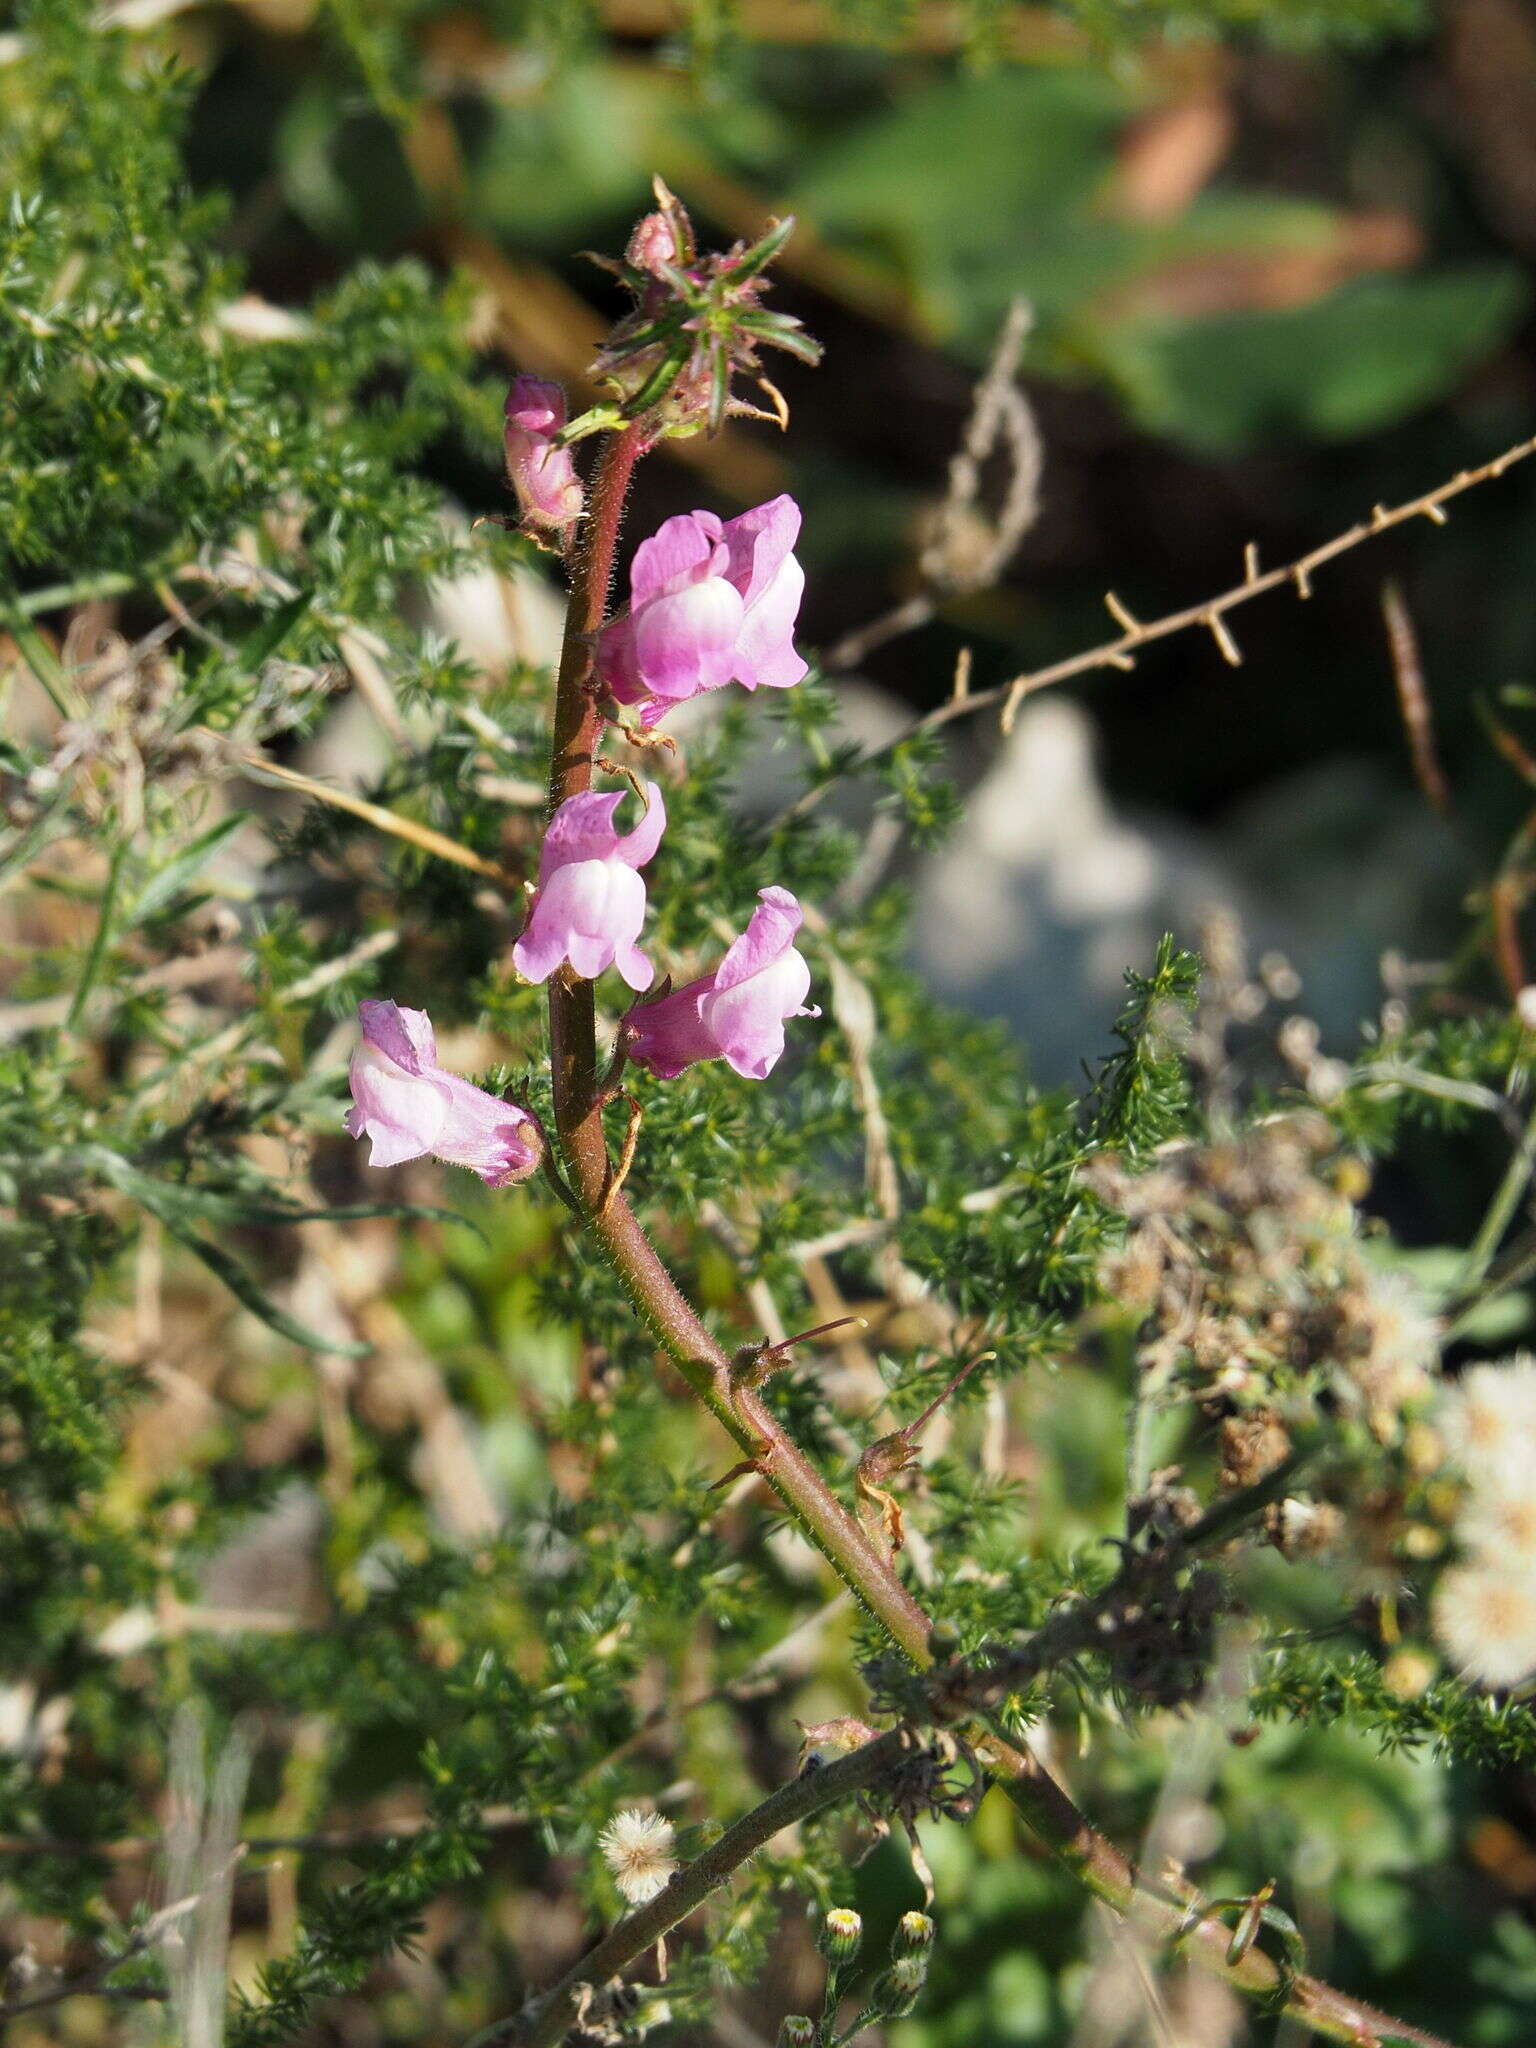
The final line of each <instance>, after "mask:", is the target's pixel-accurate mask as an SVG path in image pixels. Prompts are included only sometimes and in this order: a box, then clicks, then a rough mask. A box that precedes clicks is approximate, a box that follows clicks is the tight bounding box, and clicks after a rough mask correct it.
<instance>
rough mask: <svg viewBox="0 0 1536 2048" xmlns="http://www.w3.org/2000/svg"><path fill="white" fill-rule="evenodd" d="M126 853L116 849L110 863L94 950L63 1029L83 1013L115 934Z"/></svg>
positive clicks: (119, 847)
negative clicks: (115, 916) (109, 940)
mask: <svg viewBox="0 0 1536 2048" xmlns="http://www.w3.org/2000/svg"><path fill="white" fill-rule="evenodd" d="M124 852H125V848H124V847H123V846H121V845H119V846H117V847H115V848H114V849H113V853H112V861H111V865H110V866H109V867H108V869H107V881H106V887H105V888H104V889H103V890H102V892H101V910H100V913H99V915H98V916H97V919H96V933H95V936H94V938H93V939H92V940H91V950H90V951H89V952H88V953H87V954H86V956H85V965H84V966H83V967H82V968H81V970H80V979H79V980H78V981H77V982H76V983H75V993H74V996H73V998H72V999H71V1001H70V1005H69V1015H68V1016H67V1017H66V1018H65V1019H64V1028H65V1029H66V1030H67V1031H73V1030H74V1029H75V1026H76V1025H77V1024H78V1023H79V1022H80V1019H81V1017H82V1016H84V1014H85V1005H86V1001H87V998H88V997H89V996H90V993H91V989H92V986H93V985H94V983H95V980H96V976H97V975H98V974H99V973H100V971H101V963H102V960H103V959H104V958H105V956H106V951H107V941H108V939H109V938H110V937H111V935H112V916H113V912H114V910H115V908H116V904H117V885H118V882H119V881H120V880H121V878H122V872H123V854H124Z"/></svg>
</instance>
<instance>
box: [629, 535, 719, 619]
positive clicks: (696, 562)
mask: <svg viewBox="0 0 1536 2048" xmlns="http://www.w3.org/2000/svg"><path fill="white" fill-rule="evenodd" d="M719 538H720V522H719V520H718V519H717V518H716V517H715V515H714V513H713V512H682V513H679V514H678V516H677V517H676V518H675V519H664V520H663V521H662V522H661V524H660V526H658V527H657V529H656V531H655V532H654V533H653V534H652V535H651V537H650V539H649V540H644V541H642V542H641V543H640V545H639V547H637V548H636V549H635V559H634V561H633V562H632V563H631V564H630V570H629V591H630V596H631V598H632V599H633V601H634V604H635V607H636V609H638V608H639V607H640V606H641V605H642V604H645V603H646V602H647V601H648V600H649V599H651V598H653V597H662V596H665V595H666V594H668V593H669V592H671V591H674V590H681V589H683V587H684V586H685V585H686V584H689V583H692V582H695V581H696V580H697V579H698V578H699V577H700V576H701V575H704V574H705V573H707V571H706V564H707V563H708V562H709V560H710V558H711V557H712V555H713V554H714V551H715V543H716V542H717V541H718V540H719Z"/></svg>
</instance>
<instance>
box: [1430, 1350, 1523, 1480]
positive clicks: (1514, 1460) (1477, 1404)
mask: <svg viewBox="0 0 1536 2048" xmlns="http://www.w3.org/2000/svg"><path fill="white" fill-rule="evenodd" d="M1439 1421H1440V1430H1441V1434H1442V1435H1443V1437H1444V1438H1445V1447H1446V1450H1447V1452H1448V1453H1449V1455H1450V1457H1451V1459H1452V1461H1453V1463H1455V1464H1457V1465H1459V1466H1460V1467H1461V1470H1462V1471H1463V1472H1464V1473H1465V1475H1466V1477H1467V1478H1468V1479H1470V1480H1471V1481H1472V1483H1473V1485H1474V1487H1475V1486H1477V1485H1478V1484H1479V1482H1481V1481H1484V1480H1492V1481H1494V1482H1496V1483H1497V1482H1498V1481H1499V1480H1500V1477H1501V1475H1502V1474H1504V1473H1506V1472H1508V1471H1510V1470H1511V1469H1512V1468H1513V1467H1514V1466H1516V1465H1517V1464H1518V1463H1519V1462H1522V1461H1523V1460H1524V1459H1525V1458H1526V1457H1527V1456H1529V1457H1530V1458H1531V1460H1532V1461H1533V1462H1536V1358H1531V1357H1529V1356H1527V1355H1520V1356H1517V1357H1515V1358H1510V1359H1506V1360H1505V1361H1504V1363H1503V1364H1501V1365H1474V1366H1471V1367H1470V1368H1469V1369H1468V1370H1467V1371H1466V1372H1464V1373H1463V1374H1462V1375H1461V1377H1460V1379H1459V1380H1457V1382H1456V1384H1455V1386H1454V1387H1451V1388H1450V1389H1449V1390H1448V1391H1447V1393H1446V1396H1445V1399H1444V1401H1443V1403H1442V1404H1441V1409H1440V1418H1439ZM1501 1490H1503V1489H1502V1488H1501Z"/></svg>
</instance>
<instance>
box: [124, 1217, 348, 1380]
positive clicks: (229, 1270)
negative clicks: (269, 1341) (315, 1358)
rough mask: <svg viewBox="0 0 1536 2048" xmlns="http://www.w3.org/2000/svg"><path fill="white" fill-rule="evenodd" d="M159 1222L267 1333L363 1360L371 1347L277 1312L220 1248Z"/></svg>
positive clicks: (180, 1225) (170, 1221)
mask: <svg viewBox="0 0 1536 2048" xmlns="http://www.w3.org/2000/svg"><path fill="white" fill-rule="evenodd" d="M147 1206H148V1205H147V1204H146V1207H147ZM160 1220H161V1222H162V1223H164V1225H165V1227H166V1229H167V1230H168V1231H169V1232H170V1233H171V1235H172V1237H174V1238H175V1239H176V1240H177V1241H178V1243H181V1244H184V1245H185V1246H186V1248H187V1250H188V1251H189V1252H193V1253H195V1254H196V1256H197V1257H198V1258H200V1259H201V1260H202V1262H203V1264H204V1265H205V1266H206V1267H207V1268H208V1270H209V1272H210V1273H213V1274H214V1275H216V1276H217V1278H218V1279H220V1280H222V1281H223V1283H224V1285H225V1286H226V1287H227V1288H228V1289H229V1291H230V1293H231V1294H232V1295H233V1296H234V1297H235V1299H236V1301H238V1302H239V1303H240V1304H241V1305H242V1306H243V1307H245V1308H248V1309H249V1310H250V1312H251V1314H252V1315H253V1316H257V1317H259V1318H260V1319H261V1321H262V1322H264V1323H265V1324H266V1325H267V1327H268V1329H270V1330H276V1332H277V1334H278V1335H279V1336H280V1337H286V1338H287V1339H288V1341H289V1343H290V1344H298V1345H300V1346H301V1347H302V1348H303V1349H304V1350H305V1351H334V1352H337V1353H339V1355H340V1356H341V1357H343V1358H366V1357H367V1355H368V1353H369V1352H370V1351H371V1350H372V1348H373V1347H372V1346H371V1345H369V1344H364V1343H362V1342H361V1341H360V1340H352V1341H343V1340H342V1339H341V1338H338V1337H326V1336H323V1335H322V1334H321V1333H320V1331H318V1330H312V1329H310V1327H309V1325H308V1324H307V1323H301V1322H300V1321H299V1320H298V1318H297V1317H296V1316H291V1315H289V1313H288V1311H287V1310H286V1309H283V1308H279V1307H278V1305H277V1303H276V1302H275V1301H269V1300H268V1299H267V1297H266V1295H265V1294H263V1293H262V1291H261V1289H260V1288H259V1287H258V1286H257V1285H256V1282H255V1281H254V1280H253V1279H252V1278H251V1276H250V1274H249V1273H247V1271H246V1270H245V1268H244V1266H242V1265H241V1264H240V1262H239V1260H238V1259H235V1258H231V1256H230V1254H229V1253H228V1252H227V1251H225V1249H224V1247H223V1246H222V1245H218V1244H214V1243H212V1242H211V1241H210V1240H209V1239H208V1238H206V1237H200V1236H199V1235H198V1233H197V1232H196V1231H195V1230H192V1229H190V1228H189V1227H188V1226H187V1224H186V1223H185V1222H183V1221H181V1220H179V1219H176V1218H173V1217H172V1216H170V1215H162V1216H161V1219H160Z"/></svg>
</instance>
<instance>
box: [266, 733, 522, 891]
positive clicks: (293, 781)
mask: <svg viewBox="0 0 1536 2048" xmlns="http://www.w3.org/2000/svg"><path fill="white" fill-rule="evenodd" d="M235 760H236V764H237V766H238V767H239V769H240V772H241V773H242V774H243V775H245V776H246V777H248V778H249V780H250V781H252V782H275V783H277V784H278V785H279V786H280V787H282V788H284V789H296V790H298V791H299V792H300V794H301V795H303V796H307V797H311V798H313V800H314V801H315V802H316V803H319V804H329V805H330V806H331V808H332V809H333V810H337V811H348V812H350V813H351V815H352V816H353V817H354V818H361V819H363V820H364V821H365V823H367V824H369V825H372V826H374V827H375V828H376V829H377V830H378V831H380V832H387V833H389V834H390V836H391V837H392V838H395V839H404V840H407V841H408V842H409V843H410V844H411V845H412V846H417V847H420V849H421V851H422V852H423V853H430V854H431V855H432V856H433V858H434V859H436V860H447V861H452V862H453V864H454V866H455V867H461V868H468V869H469V871H470V873H471V874H475V875H484V876H485V878H486V880H487V881H491V882H494V883H496V885H497V887H498V888H501V889H504V890H506V891H507V893H508V894H509V895H511V894H515V893H516V892H517V891H518V890H520V889H521V888H522V886H523V878H522V876H521V875H515V874H513V872H512V870H511V869H510V868H504V867H502V866H501V865H500V863H499V862H497V861H494V860H487V859H486V857H485V855H484V854H483V853H475V852H474V851H473V850H472V849H471V848H470V847H467V846H461V845H460V844H459V842H458V840H456V839H450V838H449V837H448V836H447V834H446V833H443V832H436V831H434V830H433V828H432V827H431V826H430V825H418V824H417V823H416V820H415V819H414V818H402V817H401V816H400V814H399V812H398V811H390V810H386V809H385V808H384V806H383V805H382V804H372V803H369V801H368V799H367V798H366V797H361V796H353V795H352V793H351V791H350V790H345V789H333V788H332V787H331V786H330V784H329V783H325V782H317V781H316V780H315V778H314V777H313V776H312V775H301V774H300V773H299V771H298V770H297V769H296V768H284V767H281V766H279V764H278V763H277V762H276V761H269V760H268V759H267V757H266V756H265V755H264V754H258V753H256V752H254V751H253V750H249V749H244V748H242V749H240V750H239V751H238V752H237V753H236V756H235Z"/></svg>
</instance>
